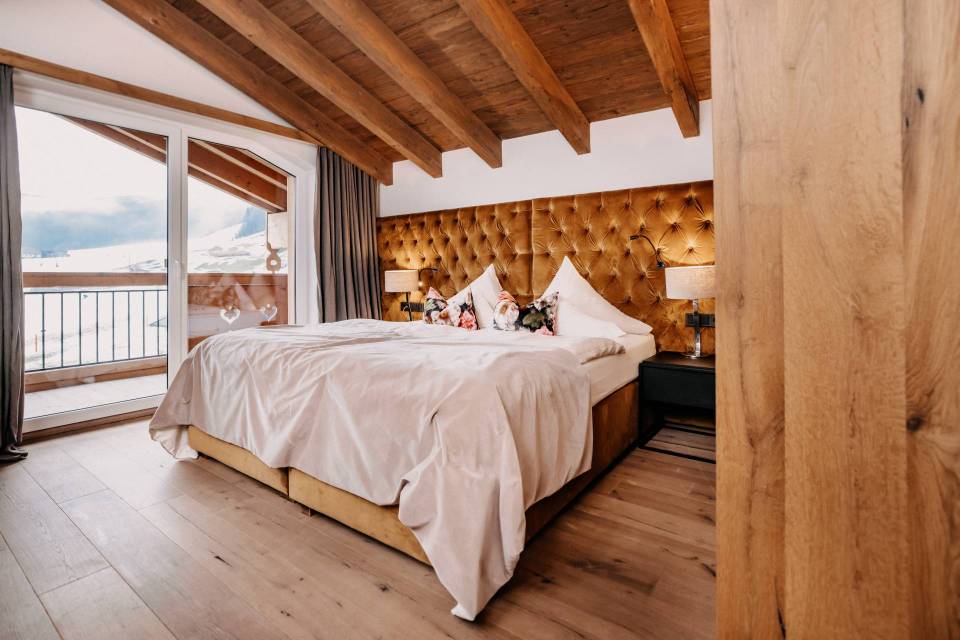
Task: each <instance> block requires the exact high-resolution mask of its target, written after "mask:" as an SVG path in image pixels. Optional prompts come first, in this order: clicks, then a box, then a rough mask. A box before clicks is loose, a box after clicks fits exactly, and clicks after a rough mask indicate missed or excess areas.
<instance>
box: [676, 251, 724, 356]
mask: <svg viewBox="0 0 960 640" xmlns="http://www.w3.org/2000/svg"><path fill="white" fill-rule="evenodd" d="M664 273H665V274H666V280H667V297H668V298H671V299H674V300H692V301H693V313H688V314H687V315H686V326H688V327H693V330H694V337H693V350H692V351H688V352H687V353H685V354H684V355H686V356H687V357H688V358H702V357H703V354H702V353H701V351H700V346H701V343H700V330H701V329H702V328H703V327H715V326H716V323H715V320H714V316H713V314H712V313H700V300H701V299H702V298H713V297H716V295H717V294H716V289H717V287H716V277H715V275H714V265H712V264H710V265H703V266H695V267H667V268H666V269H664Z"/></svg>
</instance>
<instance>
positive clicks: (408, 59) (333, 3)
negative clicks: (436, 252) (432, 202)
mask: <svg viewBox="0 0 960 640" xmlns="http://www.w3.org/2000/svg"><path fill="white" fill-rule="evenodd" d="M307 1H308V2H309V3H310V5H312V6H313V8H314V9H316V10H317V12H318V13H319V14H320V15H322V16H323V17H324V18H325V19H326V20H327V22H329V23H330V24H332V25H333V26H334V27H335V28H336V29H337V30H338V31H339V32H340V33H342V34H343V35H344V36H345V37H346V38H347V39H348V40H350V41H351V42H352V43H353V44H354V45H355V46H356V47H357V48H358V49H360V50H361V51H363V53H364V54H365V55H366V56H367V57H368V58H370V60H372V61H373V63H374V64H376V65H377V66H378V67H380V68H381V69H382V70H383V71H384V72H385V73H386V74H387V75H389V76H390V77H391V78H392V79H393V81H394V82H396V83H397V84H398V85H400V87H401V88H402V89H403V90H404V91H406V92H407V93H408V94H410V96H411V97H413V99H414V100H416V101H417V102H419V103H420V104H421V105H422V106H423V107H424V109H426V110H427V111H428V112H430V114H432V115H433V117H435V118H436V119H437V120H439V121H440V123H441V124H442V125H443V126H444V127H446V128H447V129H448V130H449V131H450V132H451V133H452V134H453V135H455V136H456V137H457V139H458V140H460V141H461V142H462V143H463V144H465V145H466V146H468V147H470V149H472V150H473V151H474V153H476V154H477V155H478V156H480V157H481V158H482V159H483V160H484V162H486V163H487V164H488V165H490V166H491V167H493V168H497V167H499V166H501V165H502V164H503V160H502V144H501V142H500V138H499V137H498V136H497V134H495V133H494V132H493V131H491V130H490V128H489V127H487V125H486V124H484V123H483V121H482V120H480V118H478V117H477V115H476V114H475V113H473V111H471V110H470V109H468V108H467V106H466V105H464V104H463V102H462V101H461V100H460V98H458V97H457V96H456V94H454V93H453V92H452V91H450V89H448V88H447V86H446V85H445V84H444V83H443V81H442V80H441V79H440V77H439V76H437V74H436V73H434V71H433V70H432V69H430V67H428V66H427V65H426V64H424V62H423V61H422V60H420V58H418V57H417V55H416V54H415V53H414V52H413V51H411V50H410V48H409V47H408V46H407V45H406V44H405V43H404V42H403V40H401V39H400V38H399V37H398V36H397V34H395V33H394V32H393V31H392V30H391V29H390V27H388V26H387V25H386V24H384V22H383V21H382V20H380V18H379V17H378V16H377V15H376V14H375V13H373V11H371V10H370V8H369V7H367V5H366V4H365V3H364V2H363V0H307Z"/></svg>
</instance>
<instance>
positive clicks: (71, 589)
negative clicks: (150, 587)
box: [42, 568, 173, 640]
mask: <svg viewBox="0 0 960 640" xmlns="http://www.w3.org/2000/svg"><path fill="white" fill-rule="evenodd" d="M42 600H43V604H44V606H45V607H46V609H47V611H48V612H49V614H50V617H51V618H52V619H53V621H54V623H55V624H56V625H57V628H58V629H59V630H60V633H62V634H63V636H64V637H65V638H71V639H72V638H78V639H83V638H89V639H90V640H95V639H100V638H118V639H119V638H138V639H141V638H142V639H143V640H159V639H169V640H172V639H173V635H171V633H170V632H169V631H168V630H167V628H166V627H164V626H163V623H161V622H160V620H158V619H157V616H155V615H154V614H153V612H152V611H150V609H148V608H147V606H146V605H145V604H144V603H143V601H142V600H140V598H138V597H137V594H135V593H134V592H133V590H132V589H131V588H130V586H129V585H127V583H126V582H124V581H123V579H122V578H121V577H120V576H119V575H117V572H116V571H114V570H113V569H109V568H108V569H104V570H103V571H98V572H97V573H94V574H92V575H89V576H87V577H86V578H81V579H80V580H77V581H76V582H71V583H70V584H65V585H63V586H62V587H60V588H58V589H54V590H53V591H49V592H47V593H45V594H43V598H42Z"/></svg>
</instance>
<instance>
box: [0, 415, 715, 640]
mask: <svg viewBox="0 0 960 640" xmlns="http://www.w3.org/2000/svg"><path fill="white" fill-rule="evenodd" d="M92 441H97V442H98V443H99V449H100V452H101V457H103V458H108V459H111V460H113V463H111V464H113V465H115V464H116V460H118V459H127V460H131V461H134V462H136V463H137V464H136V466H134V467H132V468H131V469H130V471H129V481H130V482H132V483H134V484H139V483H141V482H142V477H143V476H151V477H152V476H155V475H156V474H157V473H158V472H157V467H158V465H163V463H164V462H166V465H167V466H168V467H173V468H176V467H181V466H185V467H191V468H193V467H196V468H197V469H202V470H203V471H204V472H206V473H210V474H211V475H213V476H215V477H217V478H219V479H221V480H223V481H224V482H227V483H229V484H231V485H234V486H236V487H237V488H239V489H241V490H243V491H244V492H245V493H247V494H249V495H250V497H249V498H248V499H245V500H242V501H233V500H227V501H222V502H218V501H214V500H211V499H209V494H207V495H206V497H204V495H203V493H202V492H200V491H199V490H198V491H192V490H190V488H189V487H187V485H186V483H185V482H182V480H183V479H185V478H187V477H188V476H187V475H183V476H180V475H179V472H166V473H162V474H160V478H161V480H162V481H163V482H170V483H176V484H177V486H176V487H175V488H176V491H174V492H171V495H172V497H170V498H169V499H167V500H165V501H163V502H159V503H155V504H153V505H150V506H148V507H145V508H143V509H142V510H140V511H139V512H138V511H135V510H134V509H132V508H131V507H130V506H129V505H127V504H126V503H125V502H124V501H123V500H120V499H119V498H118V497H117V496H115V495H114V494H113V493H112V492H111V491H109V490H106V491H99V492H97V493H94V494H90V495H87V496H83V497H78V498H76V499H74V500H71V501H69V502H67V503H65V504H64V505H62V509H63V510H64V511H65V512H66V514H67V515H68V516H69V517H70V518H72V520H73V522H75V523H76V524H77V525H78V526H79V528H80V529H81V531H82V532H83V535H84V537H86V538H87V539H88V540H90V541H91V542H92V544H93V545H95V546H96V547H97V548H99V549H101V550H102V551H103V554H104V556H105V557H106V559H107V560H109V562H110V563H111V564H112V566H113V569H106V570H105V571H104V570H103V569H100V570H98V571H99V572H100V573H98V572H93V574H95V578H90V579H84V580H83V581H82V582H79V583H77V582H72V583H70V584H68V585H67V586H66V587H62V589H61V590H58V591H56V592H53V593H54V594H55V596H56V599H57V602H56V606H57V607H58V609H57V611H56V614H57V617H58V620H69V622H70V627H69V629H70V630H71V632H73V631H83V632H85V633H88V634H89V636H88V637H95V638H103V637H109V636H110V635H111V634H110V631H112V630H115V629H117V626H118V625H117V624H116V622H118V621H119V620H123V621H129V624H128V625H127V627H125V628H127V629H129V630H130V631H129V632H127V633H120V634H119V637H142V636H143V635H144V634H142V633H139V632H138V631H137V629H139V628H140V625H141V624H147V625H150V626H149V627H148V628H155V626H154V625H152V623H150V622H147V619H148V618H149V616H148V615H147V614H146V612H145V611H144V609H143V608H142V605H146V606H147V607H148V608H149V610H150V611H152V612H153V615H154V616H155V619H159V620H160V622H161V623H162V624H163V625H164V626H165V627H166V628H167V630H168V631H169V632H170V633H171V634H172V635H173V636H175V637H177V638H204V639H206V638H246V637H254V638H271V637H278V638H281V637H282V638H304V639H308V638H316V637H323V638H325V637H332V638H340V637H344V638H360V639H368V638H369V639H373V638H390V639H394V638H396V639H401V638H410V637H415V638H423V639H425V640H427V639H432V638H458V639H463V640H488V639H493V640H518V639H520V638H523V639H525V640H526V639H531V640H538V639H542V640H547V639H549V640H557V639H561V640H601V639H603V640H609V639H614V640H634V639H636V638H649V639H654V638H656V639H664V638H704V639H706V638H710V637H713V632H714V628H713V597H714V596H713V592H714V583H715V580H714V574H715V572H716V555H715V552H714V541H713V520H714V504H715V492H714V479H713V471H714V467H713V465H710V464H706V463H702V462H697V461H693V460H685V459H683V458H676V457H673V456H667V455H663V454H657V453H654V452H650V451H642V450H640V451H633V452H631V453H630V455H629V456H628V457H626V458H625V459H624V460H623V461H622V462H620V463H618V464H617V466H616V467H615V468H614V469H613V470H612V471H611V472H610V473H609V474H607V475H605V476H604V477H603V478H602V479H600V480H599V481H598V482H597V483H596V484H595V485H593V486H592V487H591V488H590V489H588V491H587V492H586V493H585V494H584V495H583V497H582V498H581V499H580V500H578V501H576V502H574V503H573V504H572V505H571V506H570V508H568V509H567V510H566V511H564V512H563V513H562V514H561V515H560V516H559V517H558V518H557V519H556V520H555V521H554V523H553V524H552V525H551V526H549V527H547V528H546V529H544V530H543V531H542V532H541V533H540V534H539V535H538V536H537V537H536V538H534V539H533V540H531V541H530V543H529V544H528V548H527V550H526V551H525V552H524V554H523V556H522V557H521V559H520V563H519V565H518V567H517V571H516V574H515V577H514V579H513V580H512V581H511V582H510V583H509V584H508V585H506V587H505V588H504V589H503V590H501V592H500V593H499V594H498V595H497V596H496V597H495V598H494V599H493V601H492V602H491V603H490V605H489V606H488V607H487V609H486V610H485V611H484V613H483V615H482V616H480V617H479V618H478V620H477V621H476V622H474V623H467V622H465V621H463V620H460V619H458V618H456V617H454V616H451V615H450V613H449V611H450V608H451V607H452V606H453V604H454V603H453V600H452V598H451V597H450V595H449V594H448V593H447V592H446V591H445V590H444V588H443V586H442V585H441V584H440V583H439V581H438V580H437V579H436V576H435V574H434V573H433V571H432V570H431V569H430V568H429V567H426V566H424V565H422V564H421V563H419V562H417V561H415V560H413V559H411V558H409V557H407V556H405V555H404V554H401V553H397V552H396V551H393V550H392V549H390V548H388V547H386V546H384V545H382V544H379V543H377V542H375V541H373V540H371V539H369V538H366V537H364V536H361V535H358V534H357V533H356V532H354V531H352V530H350V529H348V528H347V527H344V526H342V525H340V524H338V523H336V522H334V521H333V520H331V519H329V518H324V517H318V516H315V515H310V514H309V513H307V512H306V510H304V509H303V508H302V507H300V506H299V505H297V504H295V503H293V502H291V501H289V500H288V499H286V497H285V496H282V495H280V494H279V493H277V492H275V491H273V490H271V489H269V488H267V487H265V486H264V485H261V484H259V483H258V482H256V481H253V480H251V479H249V478H246V477H243V476H240V475H239V474H238V473H236V472H233V471H231V470H230V469H229V468H227V467H225V466H222V465H220V464H219V463H217V462H214V461H212V460H201V461H174V460H173V459H172V458H169V457H166V458H164V457H165V456H166V454H165V453H162V452H158V450H157V448H156V447H157V445H156V443H154V442H152V441H150V440H149V438H148V437H147V435H146V422H145V421H139V422H135V423H129V424H125V425H119V426H113V427H108V428H105V429H102V430H100V431H98V432H90V433H83V434H74V435H68V436H62V437H58V438H51V439H48V440H45V441H43V442H40V443H35V444H34V445H32V450H33V451H34V452H39V451H41V450H43V451H44V452H46V451H48V450H54V449H55V450H58V451H60V452H62V453H63V454H64V455H66V456H67V459H74V456H78V457H84V455H83V452H78V448H86V447H87V446H88V445H89V444H90V443H91V442H92ZM158 453H159V455H158ZM31 455H32V454H31ZM78 464H79V463H78ZM18 466H19V465H18ZM138 477H140V478H139V479H138ZM194 482H195V483H196V484H198V485H204V486H205V487H206V488H212V486H213V485H208V484H207V483H205V482H203V481H201V480H199V476H197V477H196V478H194ZM45 500H49V498H45V497H44V494H43V492H40V493H33V494H31V495H29V496H28V497H25V501H24V507H25V508H28V509H31V508H32V509H34V510H36V509H37V505H41V504H42V503H43V502H44V501H45ZM8 553H9V552H8ZM16 560H17V558H14V557H13V555H12V554H11V555H4V553H3V541H2V540H0V569H2V571H0V612H5V611H6V609H4V607H7V606H13V604H14V603H16V604H18V605H21V604H26V605H28V606H26V607H25V606H18V607H17V609H16V610H17V612H18V613H19V614H20V616H21V617H19V618H17V617H14V618H10V617H8V616H7V615H6V613H2V614H0V615H2V619H3V621H4V623H5V624H6V625H8V626H6V627H4V631H8V632H9V629H11V628H13V629H27V630H28V631H27V632H25V637H29V638H34V637H36V638H44V637H45V636H44V635H43V630H44V629H46V630H47V631H48V632H49V631H51V630H52V626H51V625H50V624H49V621H47V622H46V623H44V621H43V617H42V616H39V615H37V614H42V608H39V609H38V607H40V605H39V602H38V601H37V598H36V596H35V595H33V596H32V598H33V600H32V601H33V605H32V608H31V607H30V606H29V603H30V601H31V598H30V596H31V595H32V589H30V586H29V585H27V584H25V580H24V579H23V576H22V574H21V575H20V576H19V577H17V574H16V571H8V569H9V568H16V567H17V566H18V565H17V562H16ZM10 563H12V564H10ZM114 571H115V572H116V573H115V574H114V573H112V572H114ZM101 573H102V574H104V575H105V576H108V578H104V577H103V576H101ZM116 575H119V577H120V579H122V581H123V582H122V583H121V582H119V581H118V580H117V579H116V578H115V576H116ZM101 580H103V583H102V584H101V583H100V581H101ZM123 583H125V585H126V587H125V586H124V584H123ZM81 587H82V588H81ZM67 595H69V598H68V597H66V596H67ZM70 603H73V604H75V605H76V607H75V608H71V612H69V613H68V612H67V609H68V607H67V606H62V607H61V605H66V604H70ZM108 603H113V604H108ZM123 603H125V604H126V605H129V606H122V607H119V608H118V605H120V604H123ZM140 603H142V605H141V604H140ZM105 607H109V608H110V610H111V612H112V613H113V618H116V619H117V620H115V619H110V618H109V617H108V616H104V615H100V616H99V617H95V616H93V615H87V612H86V609H87V608H90V609H91V610H92V611H94V612H102V611H103V610H104V608H105ZM61 614H62V615H61ZM11 625H12V626H11ZM53 634H54V635H52V636H50V637H57V636H56V633H55V632H53ZM0 635H2V634H0ZM64 635H65V637H72V635H71V634H68V633H65V634H64Z"/></svg>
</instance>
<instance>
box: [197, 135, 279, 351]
mask: <svg viewBox="0 0 960 640" xmlns="http://www.w3.org/2000/svg"><path fill="white" fill-rule="evenodd" d="M188 163H189V173H190V177H189V179H188V193H187V202H188V216H187V237H188V240H187V249H188V252H189V256H188V277H187V284H188V301H189V311H188V317H189V332H190V335H189V342H188V346H189V347H190V348H193V346H194V345H196V344H197V343H198V342H200V341H201V340H203V339H204V338H206V337H209V336H211V335H214V334H217V333H222V332H224V331H233V330H236V329H244V328H248V327H253V326H260V325H265V324H284V323H286V322H287V289H288V287H287V284H288V282H287V278H288V269H289V267H288V264H287V254H288V250H287V247H288V245H289V237H290V228H289V214H288V212H287V191H288V187H289V185H290V184H291V183H292V179H291V177H290V175H289V174H287V173H286V172H284V171H283V170H281V169H279V168H278V167H276V166H274V165H272V164H270V163H269V162H267V161H266V160H264V159H263V158H260V157H259V156H257V155H255V154H253V153H251V152H249V151H247V150H245V149H239V148H237V147H231V146H229V145H222V144H216V143H212V142H207V141H203V140H195V139H190V141H189V145H188Z"/></svg>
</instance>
